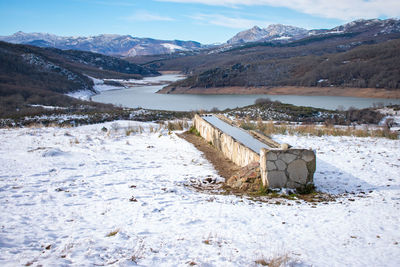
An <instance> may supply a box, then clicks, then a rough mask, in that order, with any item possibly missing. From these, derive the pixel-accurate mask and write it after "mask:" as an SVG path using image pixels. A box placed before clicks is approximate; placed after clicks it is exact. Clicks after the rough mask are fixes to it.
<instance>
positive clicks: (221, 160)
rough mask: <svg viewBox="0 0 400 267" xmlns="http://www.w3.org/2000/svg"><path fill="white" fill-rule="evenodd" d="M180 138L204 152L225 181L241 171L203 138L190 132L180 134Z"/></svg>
mask: <svg viewBox="0 0 400 267" xmlns="http://www.w3.org/2000/svg"><path fill="white" fill-rule="evenodd" d="M178 136H179V137H181V138H183V139H185V140H186V141H188V142H189V143H192V144H193V145H194V146H195V147H196V148H197V149H198V150H200V151H201V152H203V154H204V156H205V157H206V159H207V160H208V161H210V162H211V163H212V165H213V166H214V168H215V170H216V171H217V172H218V174H219V175H220V176H221V177H223V178H225V180H227V179H229V178H230V177H231V176H232V175H234V174H235V173H236V172H238V171H239V170H240V167H239V166H237V165H236V164H235V163H233V162H232V161H230V160H229V159H227V158H225V157H224V156H223V155H222V153H220V152H219V151H218V150H217V149H216V148H215V147H213V146H212V145H210V144H208V143H207V142H206V141H205V140H204V139H203V138H202V137H200V136H196V135H194V134H192V133H190V132H184V133H182V134H178Z"/></svg>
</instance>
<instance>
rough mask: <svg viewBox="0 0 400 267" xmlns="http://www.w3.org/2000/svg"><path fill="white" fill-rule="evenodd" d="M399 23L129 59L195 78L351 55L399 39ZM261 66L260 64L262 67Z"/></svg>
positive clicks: (369, 23) (360, 23)
mask: <svg viewBox="0 0 400 267" xmlns="http://www.w3.org/2000/svg"><path fill="white" fill-rule="evenodd" d="M399 28H400V21H399V20H397V19H388V20H377V19H375V20H357V21H354V22H351V23H347V24H344V25H341V26H338V27H335V28H332V29H321V30H312V31H310V32H309V33H308V35H307V36H306V37H304V38H302V39H298V40H293V41H286V42H281V41H279V42H278V41H259V42H249V43H241V44H235V45H229V44H225V45H224V46H220V47H217V48H209V49H202V50H199V51H196V52H191V53H185V54H184V55H182V54H179V53H175V54H170V55H152V56H139V57H133V58H126V59H127V60H129V61H130V62H133V63H137V64H140V65H142V66H148V67H151V68H154V69H157V70H159V71H167V70H174V71H181V72H183V73H185V74H188V75H196V74H200V73H202V72H205V71H208V70H212V69H214V68H222V69H223V68H228V69H229V68H231V67H233V66H235V65H236V64H238V63H240V64H242V65H246V64H259V63H260V62H263V61H267V60H272V59H276V60H280V59H286V58H300V57H305V56H321V55H327V54H335V53H342V52H346V51H350V50H352V49H355V48H357V47H359V46H364V45H372V44H379V43H383V42H386V41H389V40H393V39H399V38H400V29H399ZM260 64H261V63H260Z"/></svg>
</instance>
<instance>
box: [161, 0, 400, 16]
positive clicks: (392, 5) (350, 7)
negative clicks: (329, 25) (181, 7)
mask: <svg viewBox="0 0 400 267" xmlns="http://www.w3.org/2000/svg"><path fill="white" fill-rule="evenodd" d="M158 1H163V2H177V3H198V4H206V5H214V6H231V7H232V6H255V5H258V6H274V7H286V8H290V9H293V10H296V11H299V12H302V13H305V14H310V15H316V16H320V17H326V18H335V19H342V20H351V19H357V18H376V17H381V16H386V17H399V16H400V1H399V0H335V1H330V0H285V1H283V0H158Z"/></svg>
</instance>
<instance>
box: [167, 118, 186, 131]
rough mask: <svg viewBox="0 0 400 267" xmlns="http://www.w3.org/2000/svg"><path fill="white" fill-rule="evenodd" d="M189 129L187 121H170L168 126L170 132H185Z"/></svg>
mask: <svg viewBox="0 0 400 267" xmlns="http://www.w3.org/2000/svg"><path fill="white" fill-rule="evenodd" d="M188 128H189V123H188V122H187V120H177V121H169V122H168V124H167V129H168V131H183V130H185V129H188Z"/></svg>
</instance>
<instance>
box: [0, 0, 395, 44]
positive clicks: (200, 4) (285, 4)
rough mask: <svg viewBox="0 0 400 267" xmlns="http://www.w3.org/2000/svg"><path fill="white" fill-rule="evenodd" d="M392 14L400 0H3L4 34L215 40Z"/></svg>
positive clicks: (0, 29) (1, 21)
mask: <svg viewBox="0 0 400 267" xmlns="http://www.w3.org/2000/svg"><path fill="white" fill-rule="evenodd" d="M393 17H394V18H399V17H400V0H334V1H332V0H242V1H240V0H0V35H11V34H13V33H15V32H17V31H23V32H46V33H51V34H56V35H61V36H91V35H98V34H103V33H108V34H122V35H125V34H129V35H132V36H135V37H150V38H155V39H165V40H173V39H178V40H193V41H198V42H201V43H203V44H211V43H223V42H226V41H227V40H228V39H230V38H231V37H233V36H234V35H235V34H236V33H238V32H239V31H242V30H246V29H249V28H251V27H253V26H255V25H257V26H259V27H266V26H268V25H270V24H277V23H279V24H285V25H292V26H297V27H302V28H306V29H321V28H333V27H335V26H338V25H341V24H344V23H347V22H350V21H352V20H356V19H370V18H381V19H386V18H393Z"/></svg>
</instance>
